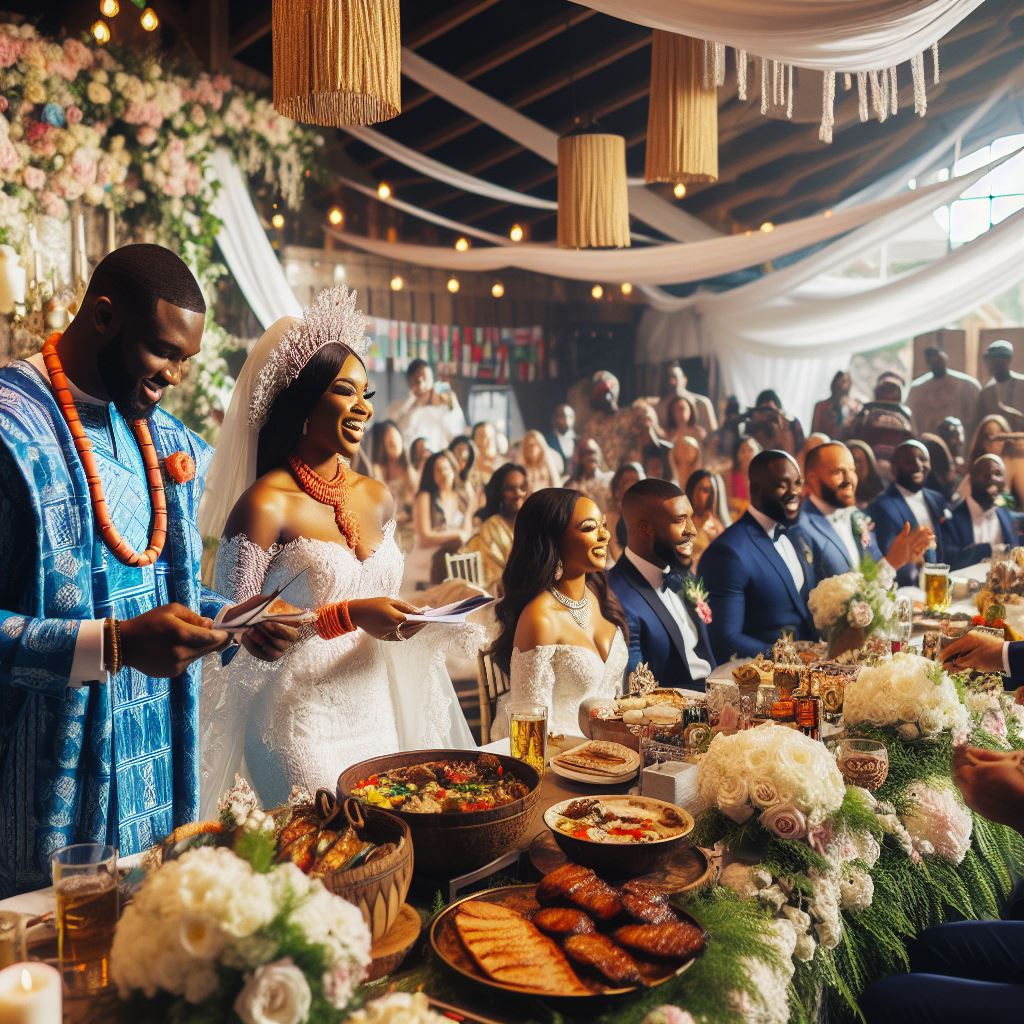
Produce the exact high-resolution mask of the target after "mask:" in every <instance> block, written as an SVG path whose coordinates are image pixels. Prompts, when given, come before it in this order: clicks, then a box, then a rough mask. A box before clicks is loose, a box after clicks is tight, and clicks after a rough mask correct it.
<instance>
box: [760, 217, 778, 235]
mask: <svg viewBox="0 0 1024 1024" xmlns="http://www.w3.org/2000/svg"><path fill="white" fill-rule="evenodd" d="M761 230H762V231H763V232H764V233H765V234H766V235H767V234H768V233H769V232H770V231H774V230H775V225H774V224H773V223H772V222H771V221H770V220H766V221H765V222H764V223H763V224H762V225H761Z"/></svg>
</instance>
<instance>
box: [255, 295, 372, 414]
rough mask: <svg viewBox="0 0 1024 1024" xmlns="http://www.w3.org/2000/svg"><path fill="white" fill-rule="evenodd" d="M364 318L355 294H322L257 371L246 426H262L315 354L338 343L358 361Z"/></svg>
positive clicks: (361, 352) (362, 348) (363, 342)
mask: <svg viewBox="0 0 1024 1024" xmlns="http://www.w3.org/2000/svg"><path fill="white" fill-rule="evenodd" d="M367 324H368V321H367V319H366V317H365V316H364V315H363V314H362V313H361V312H360V311H359V310H358V309H356V293H355V292H354V291H351V290H350V289H348V288H346V287H345V286H344V285H338V286H336V287H334V288H327V289H325V290H324V291H322V292H321V293H320V294H319V295H318V296H317V297H316V298H315V299H314V300H313V304H312V305H311V306H310V307H309V309H307V310H306V311H305V312H304V313H303V314H302V317H301V318H300V319H298V320H296V321H295V323H294V324H293V325H292V326H291V327H289V328H288V330H287V331H286V332H285V333H284V334H283V335H282V337H281V340H280V341H279V342H278V343H277V345H276V347H275V348H274V351H273V352H271V354H270V357H269V358H268V359H267V361H266V363H265V364H264V366H263V369H261V370H260V372H259V376H258V377H257V379H256V385H255V387H254V388H253V392H252V399H251V401H250V403H249V423H250V424H251V425H252V426H254V427H260V426H262V425H263V424H264V423H265V422H266V419H267V416H268V415H269V414H270V407H271V406H272V405H273V404H274V400H275V399H276V398H277V396H278V395H279V394H280V393H281V392H282V391H284V389H285V388H287V387H288V386H289V385H290V384H292V383H293V382H294V381H295V380H296V378H297V377H298V376H299V374H300V373H302V370H303V368H304V367H305V365H306V364H307V363H308V362H309V361H310V359H312V358H313V356H315V355H316V353H317V352H318V351H319V350H320V349H321V348H323V346H324V345H328V344H330V343H331V342H341V343H342V344H344V345H348V347H349V348H350V349H352V351H353V352H355V354H356V355H357V356H359V357H360V358H362V356H363V355H364V354H365V353H366V351H367V349H368V348H369V347H370V339H369V338H367V337H366V327H367Z"/></svg>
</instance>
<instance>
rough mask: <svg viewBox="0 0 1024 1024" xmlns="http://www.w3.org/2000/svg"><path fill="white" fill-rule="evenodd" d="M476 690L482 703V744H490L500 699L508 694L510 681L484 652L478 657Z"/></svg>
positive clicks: (480, 652) (479, 653)
mask: <svg viewBox="0 0 1024 1024" xmlns="http://www.w3.org/2000/svg"><path fill="white" fill-rule="evenodd" d="M476 689H477V698H478V700H479V701H480V742H481V743H489V742H490V739H491V723H492V722H493V721H494V711H495V707H496V705H497V701H498V697H499V696H500V695H501V694H503V693H508V691H509V680H508V676H507V675H505V673H504V672H502V671H501V669H500V668H498V666H497V665H496V664H495V663H494V659H493V658H492V657H491V656H490V655H489V654H486V653H485V652H484V651H479V652H477V656H476Z"/></svg>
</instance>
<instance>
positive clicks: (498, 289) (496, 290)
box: [491, 281, 505, 299]
mask: <svg viewBox="0 0 1024 1024" xmlns="http://www.w3.org/2000/svg"><path fill="white" fill-rule="evenodd" d="M491 294H492V295H493V296H494V297H495V298H496V299H500V298H501V297H502V296H503V295H504V294H505V286H504V285H503V284H502V283H501V282H500V281H495V282H494V284H492V285H491Z"/></svg>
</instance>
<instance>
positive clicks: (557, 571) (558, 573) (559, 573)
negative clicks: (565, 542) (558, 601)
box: [555, 559, 565, 583]
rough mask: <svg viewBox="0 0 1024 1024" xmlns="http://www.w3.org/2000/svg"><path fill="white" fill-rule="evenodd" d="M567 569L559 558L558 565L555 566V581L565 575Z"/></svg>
mask: <svg viewBox="0 0 1024 1024" xmlns="http://www.w3.org/2000/svg"><path fill="white" fill-rule="evenodd" d="M564 572H565V570H564V569H563V568H562V560H561V559H559V560H558V565H556V566H555V582H556V583H557V582H558V581H559V580H560V579H561V578H562V576H563V574H564Z"/></svg>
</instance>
